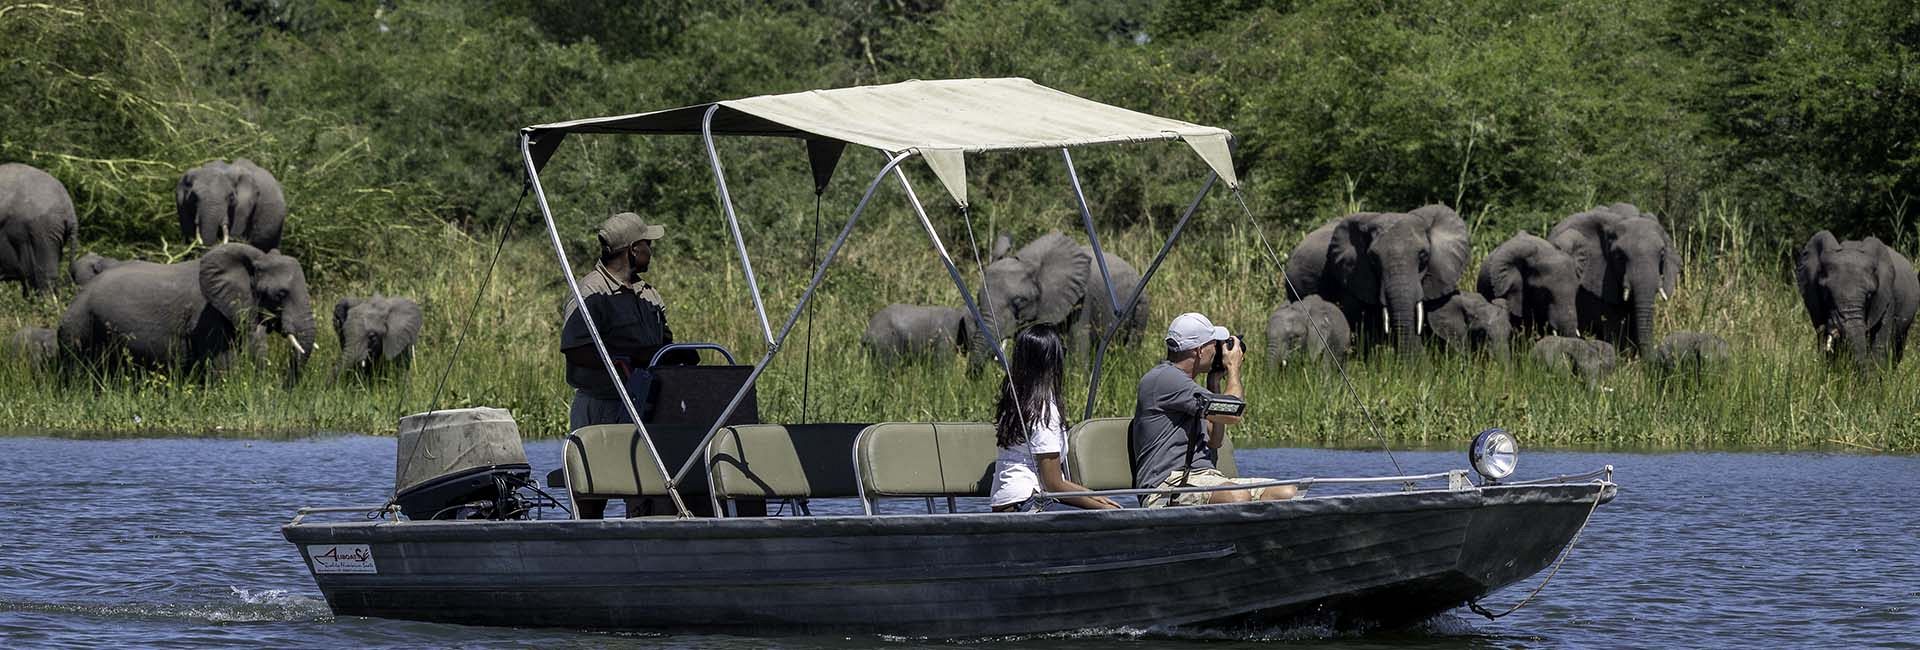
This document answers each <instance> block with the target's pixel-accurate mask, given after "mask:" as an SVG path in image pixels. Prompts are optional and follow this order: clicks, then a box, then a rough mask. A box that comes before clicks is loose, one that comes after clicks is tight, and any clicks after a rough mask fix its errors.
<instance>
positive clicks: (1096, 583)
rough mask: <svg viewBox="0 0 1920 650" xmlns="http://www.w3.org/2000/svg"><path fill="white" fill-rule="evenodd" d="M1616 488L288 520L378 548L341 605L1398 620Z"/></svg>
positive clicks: (620, 619) (1044, 627)
mask: <svg viewBox="0 0 1920 650" xmlns="http://www.w3.org/2000/svg"><path fill="white" fill-rule="evenodd" d="M1614 491H1615V488H1614V486H1612V485H1611V484H1580V485H1550V486H1515V487H1488V488H1480V489H1468V490H1459V491H1449V490H1433V491H1419V492H1403V493H1386V494H1366V495H1351V496H1334V497H1324V498H1307V499H1299V500H1296V501H1289V502H1274V503H1250V504H1234V505H1219V506H1200V507H1191V508H1169V509H1160V510H1146V509H1130V510H1124V511H1102V512H1093V511H1085V512H1082V511H1068V512H1052V513H1042V514H1034V515H1015V514H960V515H911V516H881V517H789V518H755V519H701V520H670V519H633V520H607V521H530V522H404V523H366V522H356V523H335V524H295V525H289V526H286V527H285V528H283V529H282V532H283V534H284V535H285V536H286V538H287V540H288V541H290V542H293V543H294V544H295V545H296V546H298V547H299V548H300V551H301V555H302V557H303V558H304V559H306V560H307V562H308V567H309V570H313V569H314V568H315V563H314V559H313V557H312V555H313V554H314V553H315V551H316V549H324V548H327V547H330V546H334V547H337V546H340V545H350V546H358V545H365V547H366V549H367V550H368V551H369V552H370V555H371V558H370V560H369V561H368V565H367V566H368V567H369V568H373V569H375V570H377V573H320V572H316V573H315V574H314V579H315V581H316V582H317V583H318V584H319V586H320V589H321V591H322V592H323V593H324V594H325V595H326V599H327V603H328V604H329V605H330V606H331V607H332V608H333V611H334V613H335V614H337V615H341V616H372V617H381V618H397V619H411V620H421V621H439V622H451V623H466V624H480V625H510V626H528V627H539V626H563V627H579V628H618V629H644V630H679V631H724V632H732V633H763V634H810V633H846V632H858V633H891V634H902V635H913V636H932V637H968V636H984V635H1003V634H1024V633H1036V632H1051V631H1060V630H1073V629H1086V628H1112V627H1135V628H1138V627H1148V626H1179V625H1233V624H1263V623H1267V622H1273V621H1280V620H1286V619H1289V618H1293V617H1298V616H1301V615H1303V614H1311V615H1312V616H1314V617H1315V618H1316V619H1321V620H1331V621H1334V622H1335V623H1336V624H1339V625H1349V624H1361V623H1376V624H1384V625H1395V624H1400V623H1407V622H1417V621H1420V620H1424V619H1426V618H1428V617H1430V616H1432V615H1434V614H1436V613H1439V612H1442V611H1445V610H1447V609H1449V608H1452V607H1456V606H1459V605H1461V604H1462V603H1464V602H1465V601H1466V600H1467V599H1469V598H1473V597H1477V596H1481V595H1484V594H1487V593H1489V592H1492V591H1494V590H1496V589H1499V588H1501V587H1503V586H1506V585H1509V584H1512V583H1514V582H1516V581H1519V580H1521V579H1523V578H1525V577H1527V576H1529V575H1532V574H1534V573H1536V572H1538V571H1540V570H1541V569H1542V568H1544V567H1546V566H1547V565H1548V564H1549V563H1550V562H1552V560H1553V559H1554V557H1555V556H1556V555H1557V553H1558V552H1559V551H1560V549H1562V548H1563V547H1565V545H1566V544H1567V542H1568V541H1569V540H1570V538H1571V537H1572V536H1573V535H1574V534H1575V533H1576V531H1577V530H1578V529H1579V527H1580V526H1581V525H1582V523H1583V522H1584V521H1585V520H1586V518H1587V516H1588V515H1589V513H1590V512H1591V510H1592V508H1593V507H1594V506H1595V504H1596V502H1604V501H1607V500H1611V499H1612V497H1613V495H1614V493H1615V492H1614Z"/></svg>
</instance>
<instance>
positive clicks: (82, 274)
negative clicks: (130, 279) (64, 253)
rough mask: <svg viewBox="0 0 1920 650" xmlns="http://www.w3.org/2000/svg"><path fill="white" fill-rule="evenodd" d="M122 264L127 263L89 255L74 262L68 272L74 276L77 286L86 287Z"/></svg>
mask: <svg viewBox="0 0 1920 650" xmlns="http://www.w3.org/2000/svg"><path fill="white" fill-rule="evenodd" d="M122 264H126V261H124V260H116V259H113V258H111V257H102V256H100V255H99V254H97V253H87V254H85V255H81V256H80V258H79V259H76V260H74V261H73V264H72V265H70V266H68V267H67V272H68V273H71V274H72V275H73V283H74V284H75V285H77V286H82V287H84V286H87V283H88V282H92V281H93V278H94V277H95V276H98V275H100V274H101V273H105V272H107V269H111V268H113V267H116V266H120V265H122Z"/></svg>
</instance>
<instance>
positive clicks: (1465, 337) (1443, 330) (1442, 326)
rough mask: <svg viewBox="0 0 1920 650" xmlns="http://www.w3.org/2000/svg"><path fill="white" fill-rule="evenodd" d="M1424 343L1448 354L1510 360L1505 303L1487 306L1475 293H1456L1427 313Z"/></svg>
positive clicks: (1510, 330)
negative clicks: (1485, 356) (1427, 341)
mask: <svg viewBox="0 0 1920 650" xmlns="http://www.w3.org/2000/svg"><path fill="white" fill-rule="evenodd" d="M1427 331H1428V332H1429V334H1428V340H1429V341H1430V342H1431V344H1432V345H1433V346H1434V347H1437V348H1439V349H1440V350H1441V351H1444V352H1448V353H1452V354H1485V355H1487V356H1490V357H1492V358H1494V359H1495V360H1498V361H1506V360H1508V359H1511V358H1512V357H1513V354H1512V350H1513V348H1512V346H1513V322H1512V321H1511V320H1510V318H1509V312H1508V310H1507V303H1506V299H1504V298H1499V299H1495V300H1493V301H1491V302H1489V301H1488V300H1487V299H1486V298H1483V297H1481V296H1480V294H1477V293H1457V294H1454V295H1453V296H1451V297H1448V298H1447V299H1446V300H1444V301H1443V302H1441V303H1440V305H1439V306H1438V307H1434V308H1433V310H1432V311H1430V312H1428V313H1427Z"/></svg>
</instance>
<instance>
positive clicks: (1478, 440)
mask: <svg viewBox="0 0 1920 650" xmlns="http://www.w3.org/2000/svg"><path fill="white" fill-rule="evenodd" d="M1467 458H1468V459H1469V460H1471V461H1473V471H1475V472H1479V473H1480V477H1481V478H1484V479H1486V480H1487V482H1488V483H1494V482H1498V481H1499V480H1500V479H1503V478H1506V477H1507V476H1509V475H1511V474H1513V468H1514V466H1515V465H1518V464H1519V462H1520V443H1518V442H1515V441H1514V440H1513V434H1511V433H1507V430H1506V429H1487V430H1486V431H1482V432H1480V435H1477V436H1474V437H1473V447H1472V448H1471V449H1469V450H1468V451H1467Z"/></svg>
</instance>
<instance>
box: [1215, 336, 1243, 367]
mask: <svg viewBox="0 0 1920 650" xmlns="http://www.w3.org/2000/svg"><path fill="white" fill-rule="evenodd" d="M1221 354H1224V355H1226V365H1227V369H1228V370H1239V369H1240V360H1242V359H1245V358H1246V356H1247V342H1246V341H1245V340H1242V339H1241V338H1240V337H1238V336H1235V337H1233V343H1232V344H1230V345H1228V346H1226V349H1225V350H1221Z"/></svg>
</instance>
